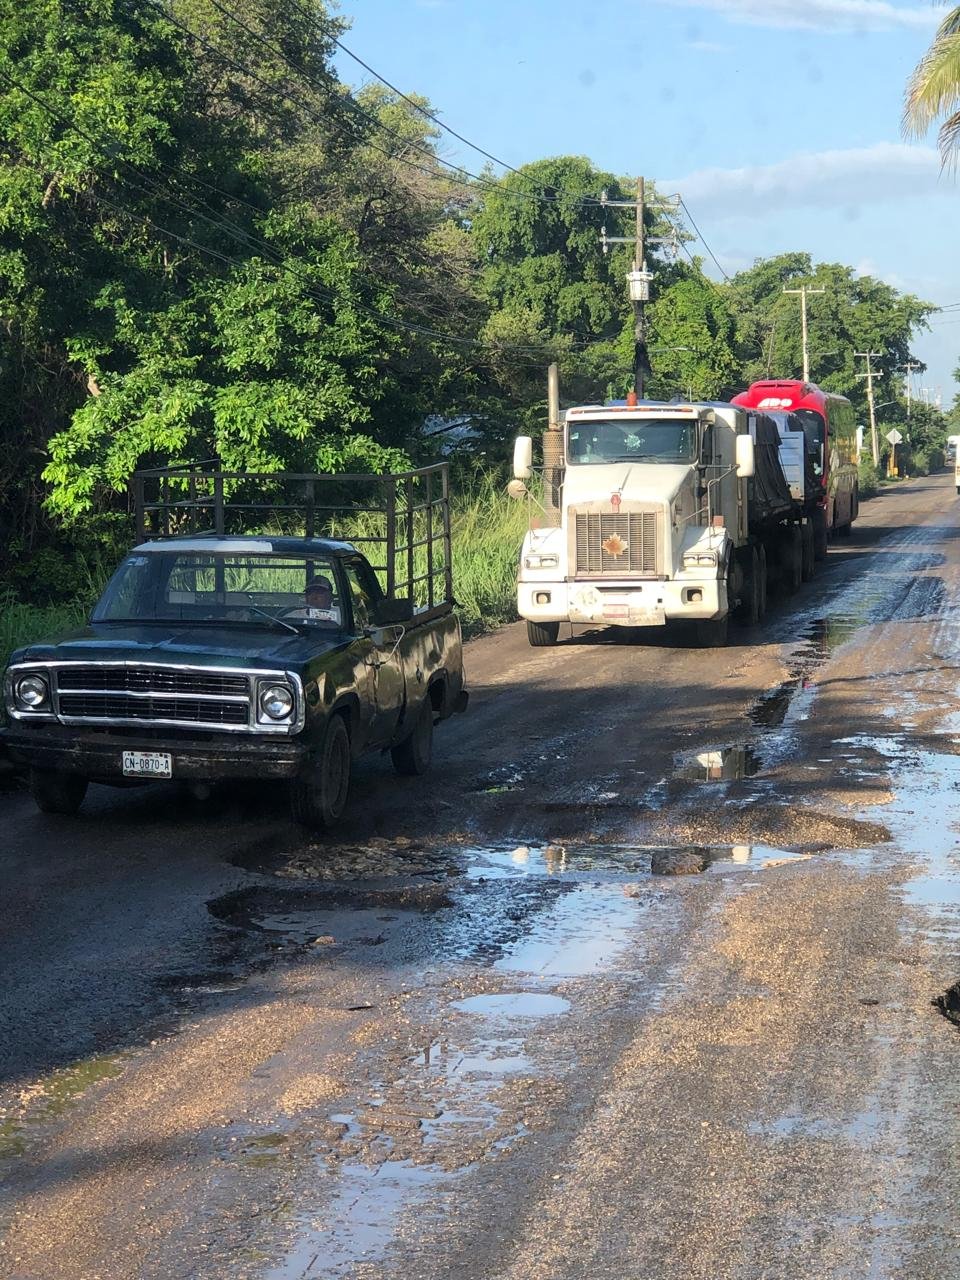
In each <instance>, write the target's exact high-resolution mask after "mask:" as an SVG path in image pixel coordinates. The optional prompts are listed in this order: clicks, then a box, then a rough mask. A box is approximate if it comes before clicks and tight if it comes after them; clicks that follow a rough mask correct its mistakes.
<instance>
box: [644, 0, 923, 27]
mask: <svg viewBox="0 0 960 1280" xmlns="http://www.w3.org/2000/svg"><path fill="white" fill-rule="evenodd" d="M660 3H661V4H671V5H673V6H674V7H682V8H685V9H712V10H714V11H715V12H716V13H719V14H722V15H723V17H725V18H727V19H728V20H729V21H730V22H739V23H745V24H747V25H749V26H753V27H790V28H794V29H796V30H806V31H893V30H897V29H899V28H903V27H911V28H926V29H930V28H932V27H934V26H935V25H936V24H937V23H938V22H939V21H940V19H941V18H942V16H943V15H942V13H938V12H937V11H936V10H935V9H934V8H933V6H932V5H929V4H927V5H923V6H922V7H921V6H916V5H899V4H891V3H889V0H660Z"/></svg>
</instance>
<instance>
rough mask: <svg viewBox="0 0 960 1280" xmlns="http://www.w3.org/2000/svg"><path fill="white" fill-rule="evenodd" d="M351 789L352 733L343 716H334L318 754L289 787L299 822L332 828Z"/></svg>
mask: <svg viewBox="0 0 960 1280" xmlns="http://www.w3.org/2000/svg"><path fill="white" fill-rule="evenodd" d="M349 790H350V734H349V733H348V732H347V726H346V725H345V724H344V721H343V716H331V718H330V720H329V721H328V722H327V728H326V732H325V733H324V735H323V743H322V744H321V747H320V752H319V755H318V756H317V757H316V759H315V760H314V761H313V762H312V763H311V764H310V765H308V766H307V768H306V769H305V771H304V772H303V773H302V774H301V776H300V777H299V778H296V779H295V780H294V782H293V784H292V786H291V788H290V803H291V808H292V810H293V817H294V820H295V821H296V822H299V823H302V825H303V826H305V827H312V828H313V829H314V830H316V831H329V830H330V828H331V827H333V826H335V825H336V823H337V822H338V821H339V819H340V817H341V815H342V814H343V811H344V809H345V808H346V805H347V792H348V791H349Z"/></svg>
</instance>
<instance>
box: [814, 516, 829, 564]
mask: <svg viewBox="0 0 960 1280" xmlns="http://www.w3.org/2000/svg"><path fill="white" fill-rule="evenodd" d="M813 552H814V555H815V556H816V558H817V559H818V560H826V558H827V513H826V512H825V511H824V510H823V508H822V507H818V508H817V509H816V511H815V512H814V513H813Z"/></svg>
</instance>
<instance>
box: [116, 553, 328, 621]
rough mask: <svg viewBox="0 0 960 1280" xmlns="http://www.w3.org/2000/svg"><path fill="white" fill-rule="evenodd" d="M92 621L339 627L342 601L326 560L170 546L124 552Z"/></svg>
mask: <svg viewBox="0 0 960 1280" xmlns="http://www.w3.org/2000/svg"><path fill="white" fill-rule="evenodd" d="M92 620H93V621H94V622H137V623H150V622H188V623H191V624H192V623H197V624H204V623H216V624H219V625H224V624H231V623H233V624H241V625H243V626H256V627H270V626H281V625H286V626H288V627H290V628H291V629H292V630H296V629H298V628H299V627H301V626H308V627H326V628H339V627H340V624H341V621H342V603H341V600H340V598H339V589H338V586H337V576H336V574H335V572H334V569H333V565H332V563H331V562H330V561H329V560H325V559H318V558H317V557H315V556H314V557H311V558H309V559H307V558H306V557H303V558H299V557H292V556H265V555H245V554H242V553H240V554H237V553H233V554H230V555H218V554H216V553H215V552H206V551H202V552H198V551H174V550H172V549H171V550H170V551H149V552H134V554H133V555H130V556H128V557H127V559H126V560H125V561H124V562H123V564H121V566H120V568H119V569H118V570H117V572H116V573H115V574H114V575H113V577H112V578H111V580H110V582H109V583H108V585H107V589H106V591H105V592H104V593H103V596H102V598H101V600H100V602H99V604H98V605H97V607H96V609H95V610H94V612H93V619H92Z"/></svg>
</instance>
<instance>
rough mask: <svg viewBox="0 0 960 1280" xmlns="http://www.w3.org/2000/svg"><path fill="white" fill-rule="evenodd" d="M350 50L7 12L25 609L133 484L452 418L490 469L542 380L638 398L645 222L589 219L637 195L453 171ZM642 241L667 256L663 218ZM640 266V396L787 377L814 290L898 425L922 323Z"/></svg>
mask: <svg viewBox="0 0 960 1280" xmlns="http://www.w3.org/2000/svg"><path fill="white" fill-rule="evenodd" d="M343 25H344V24H343V21H342V19H339V18H337V17H336V16H334V15H332V14H331V13H330V12H328V11H327V9H326V8H325V6H324V4H323V3H321V0H290V3H289V4H286V5H281V6H276V5H268V4H267V3H266V0H225V2H224V0H21V2H20V3H19V4H18V5H17V6H15V7H14V6H8V7H7V8H5V9H4V10H3V11H2V13H0V319H2V328H0V333H2V338H0V342H2V347H0V581H2V580H3V579H6V580H7V581H8V582H11V583H13V584H14V586H15V587H16V589H17V590H18V591H19V592H20V593H21V594H27V595H30V594H33V596H34V597H35V598H38V599H42V598H43V597H44V593H46V594H47V595H48V596H50V597H52V598H56V599H60V598H63V597H64V596H65V595H68V594H70V587H71V584H76V583H77V582H78V581H79V579H81V578H83V577H84V575H86V576H88V577H89V575H90V574H91V573H93V574H94V575H95V573H96V566H95V565H93V567H92V568H91V561H92V560H93V559H95V555H96V548H97V546H98V545H100V544H101V543H102V542H103V540H104V539H107V540H109V537H110V535H111V530H114V529H120V530H122V529H123V521H124V520H125V509H126V507H125V504H126V499H125V496H124V495H125V489H126V485H127V481H128V478H129V476H130V474H131V472H132V471H133V470H134V469H135V468H136V467H137V466H142V465H149V464H159V463H166V462H177V461H188V460H197V459H201V458H209V457H216V458H219V459H221V460H222V461H223V463H224V464H226V465H227V466H229V467H236V468H246V469H257V470H277V469H282V468H297V469H322V470H337V469H345V468H348V467H349V468H350V469H381V468H383V467H390V466H395V465H398V464H401V463H403V462H404V461H405V460H407V459H409V460H420V459H421V458H423V457H425V456H427V455H428V454H430V453H432V452H433V450H434V449H435V447H436V446H435V443H434V442H433V441H430V440H429V439H427V435H428V433H429V432H430V431H434V430H440V431H441V432H442V433H444V432H446V430H447V429H448V428H451V427H456V426H458V425H459V426H467V427H469V429H470V435H471V438H472V439H473V440H474V442H475V445H476V447H478V448H479V450H480V451H481V453H484V454H485V456H486V458H487V460H488V461H489V462H490V463H496V462H497V461H498V460H499V459H500V458H501V457H502V456H503V455H504V445H505V442H506V441H507V440H508V439H509V437H510V436H511V435H512V434H513V433H514V432H515V431H516V429H517V427H518V426H524V427H528V428H532V427H536V426H537V425H538V424H539V423H540V422H541V421H542V416H543V407H544V406H543V398H544V368H545V365H546V364H547V363H548V362H549V361H550V360H556V361H558V363H559V364H560V366H561V371H562V380H563V387H564V399H565V400H566V401H567V402H568V403H569V402H575V401H582V400H585V399H595V398H597V397H603V396H606V395H619V394H622V393H623V392H625V391H626V390H627V389H628V388H629V387H630V385H631V384H632V372H631V371H632V362H633V314H632V311H631V308H630V305H629V303H628V301H627V297H626V290H625V287H624V273H625V271H626V270H627V269H628V267H629V264H630V252H629V247H615V248H613V249H612V251H611V252H610V253H609V254H605V253H604V251H603V247H602V244H601V232H602V229H603V228H606V230H607V232H608V233H609V234H610V235H612V236H617V235H625V234H626V235H629V233H630V231H631V229H632V225H633V213H632V211H630V210H627V209H618V208H611V207H610V206H609V205H606V206H605V205H604V204H602V203H601V202H600V199H599V197H600V195H601V192H603V191H606V192H607V194H608V196H609V198H610V200H627V199H629V197H630V193H631V191H632V189H633V188H632V183H631V182H628V181H627V180H626V179H620V178H618V177H617V176H616V175H614V174H610V173H604V172H601V171H599V170H597V169H596V168H595V167H594V166H593V165H592V164H591V162H590V161H589V160H588V159H586V158H584V157H576V156H565V157H557V158H553V159H545V160H538V161H536V162H534V163H532V164H529V165H525V166H523V168H522V169H520V170H519V171H516V172H511V173H509V174H508V175H507V176H506V177H504V178H502V179H497V178H496V177H495V176H494V175H493V173H492V172H490V171H484V172H483V173H482V174H480V175H479V176H476V177H470V176H467V175H465V174H463V173H461V172H459V171H457V170H455V169H453V168H452V167H451V166H450V165H447V164H445V163H443V162H442V160H441V159H440V158H439V152H440V150H441V148H440V146H439V144H440V136H441V135H440V131H439V129H438V127H437V123H436V121H435V119H434V118H433V117H432V116H431V115H430V114H429V112H430V107H429V103H427V102H426V101H425V100H423V99H420V98H417V97H416V96H411V97H409V98H403V97H400V96H399V95H397V94H396V93H394V92H392V91H388V90H386V89H381V88H378V87H376V86H367V87H365V88H364V89H362V90H359V91H357V92H355V93H354V92H351V91H350V90H348V88H347V87H346V86H345V85H343V84H342V83H341V82H340V81H339V79H338V78H337V76H336V74H335V71H334V68H333V65H332V61H331V58H332V50H333V47H334V45H333V41H334V38H335V37H336V36H337V35H338V34H340V33H341V32H342V29H343ZM651 189H652V187H651V184H648V190H651ZM674 221H678V220H674ZM647 230H648V232H649V233H650V235H651V236H654V237H661V238H662V237H664V236H665V235H669V233H670V230H671V225H670V219H669V218H668V217H667V215H666V214H665V212H664V211H663V209H662V208H659V209H658V208H656V207H654V206H653V205H652V206H651V208H650V209H649V210H648V214H647ZM677 234H679V235H680V236H681V237H682V236H683V234H684V233H683V232H682V229H679V228H678V232H677ZM649 257H650V261H651V266H653V267H654V269H655V271H656V281H655V286H654V300H653V302H652V304H651V305H650V307H649V308H648V322H649V347H650V356H651V360H652V365H653V376H652V378H651V381H650V384H649V391H650V392H651V393H652V394H654V395H659V396H665V397H669V396H671V395H674V394H683V395H687V394H689V395H694V396H698V397H720V396H727V395H729V394H731V393H733V392H734V391H735V390H737V389H739V388H740V387H742V386H743V385H744V384H745V382H746V381H748V380H749V379H750V378H752V377H755V376H757V375H762V374H766V373H774V374H781V375H789V374H794V373H796V372H797V371H798V370H799V367H800V339H799V333H800V321H799V308H798V307H797V300H796V299H795V298H790V297H787V296H786V295H784V294H783V292H782V290H783V287H784V285H788V286H791V287H793V286H795V285H796V284H797V283H800V282H803V281H806V282H809V283H812V284H814V285H817V286H820V285H822V286H824V287H825V289H826V293H825V294H824V295H823V296H822V297H815V298H812V299H811V338H812V343H811V345H812V348H813V350H814V376H815V377H816V378H817V379H818V380H820V381H822V382H823V384H824V385H825V386H828V387H830V388H833V389H836V390H842V391H844V392H846V393H848V394H852V395H853V396H854V398H855V399H857V401H858V403H859V404H860V405H862V403H863V384H862V380H858V378H857V374H858V373H859V372H861V369H859V368H858V367H857V365H856V362H855V360H854V357H853V355H852V352H853V351H856V350H873V351H878V352H881V353H882V354H881V357H880V359H879V361H878V369H879V371H880V381H879V383H878V388H877V400H878V402H879V401H892V402H896V403H895V406H894V409H893V410H888V415H889V414H894V415H895V414H896V413H898V412H899V392H898V381H897V379H898V377H899V374H898V369H899V367H900V366H902V365H903V364H904V363H905V361H906V360H907V359H908V358H909V356H910V350H909V341H910V335H911V332H912V331H913V330H914V329H915V328H916V327H917V326H918V325H921V324H922V323H923V320H924V317H925V315H926V314H927V313H928V312H929V310H930V308H929V307H927V306H926V305H925V304H923V303H921V302H920V301H919V300H917V299H915V298H912V297H909V296H904V295H901V294H898V293H897V291H896V290H894V289H892V288H890V287H889V286H888V285H885V284H882V283H881V282H879V281H877V280H872V279H870V278H869V277H863V276H857V275H856V273H855V272H853V271H852V270H851V269H850V268H848V267H844V266H842V265H837V264H819V265H817V264H814V263H813V262H812V261H811V260H810V258H809V257H808V256H807V255H805V254H802V253H798V254H788V255H783V256H781V257H779V258H775V259H772V260H769V261H766V262H758V263H757V264H756V265H755V266H754V267H753V268H751V269H750V270H748V271H744V272H741V273H740V274H739V275H737V276H736V277H734V279H733V280H732V281H730V282H724V283H722V284H717V283H714V282H712V281H710V280H708V279H707V278H706V276H705V275H704V273H703V271H702V270H701V267H700V264H699V263H698V262H697V261H695V260H690V261H689V262H687V261H682V260H681V261H674V260H673V259H672V257H671V256H669V255H667V254H666V253H665V250H664V248H663V243H662V239H658V240H657V241H656V243H655V246H654V248H653V249H652V251H651V252H650V254H649ZM454 434H455V433H454ZM121 536H123V535H122V534H121ZM108 558H109V555H108Z"/></svg>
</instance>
